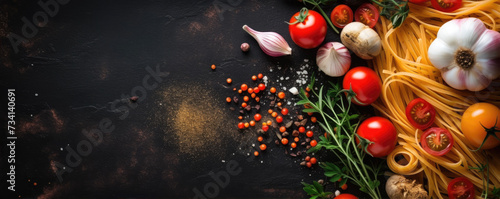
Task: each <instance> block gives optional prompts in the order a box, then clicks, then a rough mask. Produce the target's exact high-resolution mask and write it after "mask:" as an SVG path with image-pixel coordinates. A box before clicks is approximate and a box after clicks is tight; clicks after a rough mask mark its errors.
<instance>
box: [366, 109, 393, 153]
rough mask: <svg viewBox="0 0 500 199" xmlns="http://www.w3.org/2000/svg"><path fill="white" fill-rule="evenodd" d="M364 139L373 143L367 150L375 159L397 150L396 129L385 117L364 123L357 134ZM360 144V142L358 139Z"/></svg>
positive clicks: (371, 119) (373, 118)
mask: <svg viewBox="0 0 500 199" xmlns="http://www.w3.org/2000/svg"><path fill="white" fill-rule="evenodd" d="M356 133H357V134H358V135H359V136H361V137H362V138H365V139H367V140H369V141H370V142H373V143H372V144H370V145H369V146H368V148H367V150H368V152H369V153H370V154H372V156H373V157H384V156H387V155H389V153H391V152H392V150H394V148H396V143H397V141H398V134H397V132H396V128H395V127H394V125H393V124H392V123H391V121H389V120H388V119H385V118H383V117H378V116H375V117H371V118H368V119H367V120H365V121H363V122H362V123H361V124H360V125H359V127H358V131H357V132H356ZM356 142H357V143H359V140H358V139H356Z"/></svg>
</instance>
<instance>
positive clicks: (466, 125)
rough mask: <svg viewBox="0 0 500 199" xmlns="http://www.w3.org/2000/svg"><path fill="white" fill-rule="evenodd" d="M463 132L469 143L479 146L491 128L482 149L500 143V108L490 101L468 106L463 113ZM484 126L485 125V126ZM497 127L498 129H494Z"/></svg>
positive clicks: (490, 147)
mask: <svg viewBox="0 0 500 199" xmlns="http://www.w3.org/2000/svg"><path fill="white" fill-rule="evenodd" d="M461 126H462V133H463V134H464V136H465V138H467V140H469V143H470V144H471V145H472V146H474V147H476V148H479V147H480V146H481V143H483V141H484V140H485V138H486V136H487V135H488V132H487V131H486V129H491V130H488V131H491V132H490V133H491V134H490V135H489V136H488V138H487V140H486V141H485V142H484V144H483V146H482V147H481V148H482V149H492V148H495V147H497V146H498V145H500V140H498V139H497V138H495V137H494V136H493V135H496V136H497V137H499V138H500V131H499V129H500V109H499V108H498V107H496V106H495V105H493V104H489V103H484V102H483V103H476V104H473V105H472V106H470V107H469V108H467V110H465V112H464V114H463V115H462V121H461ZM483 126H484V127H483ZM494 129H496V130H494Z"/></svg>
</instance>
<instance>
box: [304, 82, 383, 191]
mask: <svg viewBox="0 0 500 199" xmlns="http://www.w3.org/2000/svg"><path fill="white" fill-rule="evenodd" d="M311 79H312V80H311V84H310V85H309V88H311V91H312V93H313V96H315V98H316V100H314V101H311V99H313V98H312V97H310V98H308V97H307V96H306V94H305V91H304V90H303V89H302V90H301V93H300V98H301V99H302V100H300V101H298V102H297V104H298V105H307V106H308V107H310V108H306V109H304V110H303V111H304V112H314V113H318V114H319V115H320V118H321V119H322V120H323V121H322V122H319V125H320V126H321V127H322V128H323V129H324V130H325V131H326V132H327V133H328V135H329V136H328V138H325V137H323V136H321V137H320V141H319V142H318V144H317V146H316V147H313V148H311V149H309V151H308V153H311V152H316V151H319V150H321V149H326V150H328V151H331V152H333V154H335V156H337V158H338V160H339V162H338V163H337V164H334V163H329V162H323V163H321V167H322V168H323V169H324V170H325V175H326V176H327V177H329V180H330V181H331V182H336V181H338V180H339V179H342V180H341V182H340V185H343V184H345V183H346V182H347V181H348V180H350V181H351V182H352V183H353V184H355V185H357V186H359V187H360V190H361V191H363V192H365V193H367V194H368V195H370V196H371V198H374V199H379V198H381V193H380V190H379V186H380V181H378V180H377V178H378V177H379V175H380V170H381V167H382V164H381V163H378V164H375V163H373V162H372V163H371V164H366V162H367V161H365V160H366V159H365V157H366V154H367V153H366V152H365V150H364V149H365V148H366V147H367V146H368V144H370V143H371V142H370V141H369V140H366V139H364V138H362V137H359V136H356V135H357V134H356V133H355V132H356V129H357V127H358V125H359V123H360V122H361V120H360V117H359V114H358V113H356V111H354V110H351V99H352V98H353V97H354V96H355V95H356V94H355V93H354V92H353V91H352V89H349V90H343V89H341V87H340V86H339V85H338V84H332V83H331V88H330V89H328V90H327V91H326V92H324V87H323V86H322V87H321V88H320V89H319V92H316V91H314V89H312V88H313V85H314V81H313V80H314V75H313V77H312V78H311ZM344 93H347V96H346V97H344ZM356 138H357V139H359V140H360V141H361V142H360V143H359V144H357V143H356ZM308 193H309V192H308ZM310 195H311V194H310ZM311 196H312V197H314V196H315V195H311Z"/></svg>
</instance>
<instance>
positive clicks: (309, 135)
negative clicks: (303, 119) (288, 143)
mask: <svg viewBox="0 0 500 199" xmlns="http://www.w3.org/2000/svg"><path fill="white" fill-rule="evenodd" d="M313 135H314V133H313V132H312V131H307V132H306V136H307V137H309V138H310V137H312V136H313Z"/></svg>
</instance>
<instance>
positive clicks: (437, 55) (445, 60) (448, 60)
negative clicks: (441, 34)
mask: <svg viewBox="0 0 500 199" xmlns="http://www.w3.org/2000/svg"><path fill="white" fill-rule="evenodd" d="M455 49H456V48H453V47H450V46H449V45H448V43H446V42H445V41H443V40H441V39H440V38H437V39H435V40H434V42H432V43H431V45H430V46H429V50H428V51H427V54H428V55H427V56H428V57H429V60H430V61H431V63H432V65H434V67H436V68H437V69H439V70H442V69H443V68H445V67H450V65H451V64H452V63H453V62H454V61H455Z"/></svg>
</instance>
